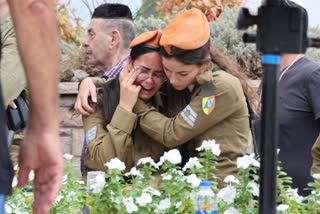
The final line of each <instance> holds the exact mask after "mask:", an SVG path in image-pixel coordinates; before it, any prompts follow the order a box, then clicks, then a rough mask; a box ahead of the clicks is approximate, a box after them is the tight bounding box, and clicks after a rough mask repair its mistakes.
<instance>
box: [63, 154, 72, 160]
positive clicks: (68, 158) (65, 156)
mask: <svg viewBox="0 0 320 214" xmlns="http://www.w3.org/2000/svg"><path fill="white" fill-rule="evenodd" d="M63 157H64V159H66V160H72V158H73V155H71V154H69V153H66V154H64V155H63Z"/></svg>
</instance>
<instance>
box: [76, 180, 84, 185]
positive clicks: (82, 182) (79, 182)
mask: <svg viewBox="0 0 320 214" xmlns="http://www.w3.org/2000/svg"><path fill="white" fill-rule="evenodd" d="M77 183H78V184H82V185H84V184H85V183H84V181H82V180H79V181H77Z"/></svg>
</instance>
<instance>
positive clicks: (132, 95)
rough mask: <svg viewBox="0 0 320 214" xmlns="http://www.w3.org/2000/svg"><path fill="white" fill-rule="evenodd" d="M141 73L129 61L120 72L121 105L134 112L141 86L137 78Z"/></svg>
mask: <svg viewBox="0 0 320 214" xmlns="http://www.w3.org/2000/svg"><path fill="white" fill-rule="evenodd" d="M138 75H139V73H138V71H137V70H136V69H134V67H133V66H132V64H131V63H128V64H127V66H125V67H124V68H123V69H122V71H121V72H120V77H119V80H120V101H119V106H120V107H122V108H124V109H126V110H127V111H130V112H132V109H133V107H134V106H135V104H136V102H137V100H138V96H139V92H140V90H141V86H139V85H136V84H135V80H136V78H137V76H138Z"/></svg>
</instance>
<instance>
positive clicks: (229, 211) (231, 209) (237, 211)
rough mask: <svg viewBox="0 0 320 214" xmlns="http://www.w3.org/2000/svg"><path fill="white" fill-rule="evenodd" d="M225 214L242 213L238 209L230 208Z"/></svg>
mask: <svg viewBox="0 0 320 214" xmlns="http://www.w3.org/2000/svg"><path fill="white" fill-rule="evenodd" d="M224 214H241V213H240V212H239V210H237V209H236V208H234V207H230V208H229V209H227V210H226V211H224Z"/></svg>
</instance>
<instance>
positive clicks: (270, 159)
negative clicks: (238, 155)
mask: <svg viewBox="0 0 320 214" xmlns="http://www.w3.org/2000/svg"><path fill="white" fill-rule="evenodd" d="M262 63H263V79H262V123H261V125H262V127H261V151H260V153H261V171H260V197H259V213H260V214H272V213H276V194H277V189H276V183H277V151H276V150H277V147H278V130H279V129H278V127H279V124H278V118H277V117H278V78H279V65H280V55H267V54H266V55H263V56H262Z"/></svg>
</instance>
